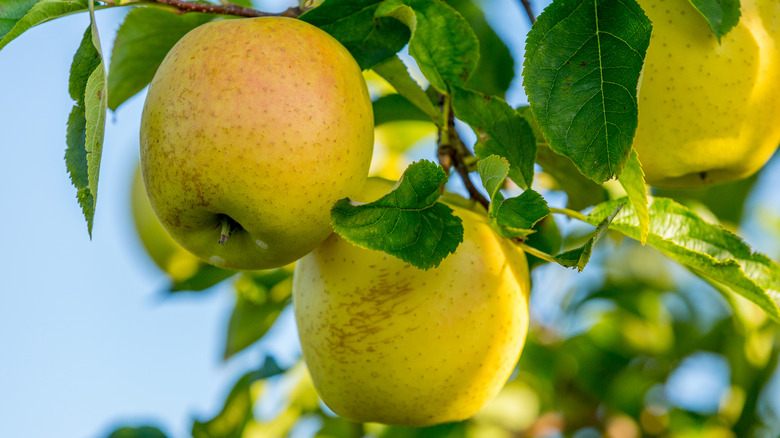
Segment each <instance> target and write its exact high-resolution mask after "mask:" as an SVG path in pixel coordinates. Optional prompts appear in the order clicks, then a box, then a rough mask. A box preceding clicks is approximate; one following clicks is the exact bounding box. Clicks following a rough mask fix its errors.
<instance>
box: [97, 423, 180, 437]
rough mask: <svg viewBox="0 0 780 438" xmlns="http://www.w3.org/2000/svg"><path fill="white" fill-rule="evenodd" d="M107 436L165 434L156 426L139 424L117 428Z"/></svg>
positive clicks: (152, 435)
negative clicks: (138, 425)
mask: <svg viewBox="0 0 780 438" xmlns="http://www.w3.org/2000/svg"><path fill="white" fill-rule="evenodd" d="M108 438H167V436H166V435H165V433H163V431H161V430H160V429H158V428H156V427H153V426H140V427H120V428H117V429H116V430H114V431H113V432H111V435H109V436H108Z"/></svg>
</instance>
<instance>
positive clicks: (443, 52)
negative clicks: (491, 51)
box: [375, 0, 479, 94]
mask: <svg viewBox="0 0 780 438" xmlns="http://www.w3.org/2000/svg"><path fill="white" fill-rule="evenodd" d="M375 15H376V16H377V17H393V18H396V19H397V20H399V21H401V22H402V23H404V24H405V25H406V26H408V27H409V30H410V31H411V32H412V38H411V40H410V41H409V54H410V55H412V57H413V58H414V59H415V60H416V61H417V65H418V66H419V67H420V71H422V73H423V75H425V77H426V78H427V79H428V81H429V82H430V83H431V85H432V86H433V87H434V88H436V89H437V90H438V91H439V92H441V93H444V94H449V93H450V86H451V85H457V86H462V85H464V84H465V83H466V81H468V79H469V77H470V76H471V73H472V72H473V71H474V69H475V68H476V67H477V63H478V62H479V40H477V36H476V35H475V34H474V31H473V30H471V27H470V26H469V23H468V21H466V19H465V18H463V16H462V15H460V14H459V13H458V12H457V11H456V10H455V9H453V8H452V7H450V6H448V5H447V4H446V3H444V2H442V1H429V0H385V1H384V2H382V4H381V5H380V6H379V8H378V9H377V11H376V14H375Z"/></svg>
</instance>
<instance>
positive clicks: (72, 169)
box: [65, 105, 95, 232]
mask: <svg viewBox="0 0 780 438" xmlns="http://www.w3.org/2000/svg"><path fill="white" fill-rule="evenodd" d="M86 134H87V118H86V116H85V115H84V108H83V107H81V106H79V105H75V106H74V107H73V109H72V110H71V112H70V116H68V133H67V137H66V143H67V149H65V168H66V169H67V171H68V174H69V175H70V182H71V183H72V184H73V186H74V187H76V200H77V201H78V203H79V205H80V206H81V211H82V213H84V218H86V220H87V229H89V230H92V221H93V219H94V217H95V199H94V196H93V195H92V192H91V191H90V190H89V176H88V172H87V168H88V165H87V149H86V148H85V147H84V142H85V137H86ZM90 232H91V231H90Z"/></svg>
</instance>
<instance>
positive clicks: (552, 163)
mask: <svg viewBox="0 0 780 438" xmlns="http://www.w3.org/2000/svg"><path fill="white" fill-rule="evenodd" d="M517 112H518V113H520V115H521V116H523V117H525V120H526V121H527V122H528V124H529V125H531V130H532V131H533V133H534V137H536V164H538V165H539V166H541V167H542V170H544V172H545V173H547V174H548V175H550V176H551V177H553V179H554V180H555V183H556V184H555V185H554V186H553V187H552V189H553V190H561V191H563V192H565V193H566V195H567V197H568V199H567V200H566V207H567V208H571V209H574V210H577V211H579V210H582V209H584V208H586V207H590V206H591V205H596V204H598V203H600V202H604V201H606V200H607V199H608V197H607V191H606V190H605V189H604V187H602V186H601V185H600V184H596V183H594V182H593V181H591V180H589V179H588V178H586V177H585V176H583V175H582V174H581V173H580V172H579V171H578V170H577V168H576V167H574V163H572V162H571V159H569V158H568V157H565V156H563V155H559V154H556V153H555V152H553V151H552V149H550V147H549V145H548V144H547V141H546V140H545V139H544V134H542V131H541V129H540V128H539V124H538V123H536V119H535V118H534V116H533V114H532V113H531V107H529V106H521V107H519V108H517Z"/></svg>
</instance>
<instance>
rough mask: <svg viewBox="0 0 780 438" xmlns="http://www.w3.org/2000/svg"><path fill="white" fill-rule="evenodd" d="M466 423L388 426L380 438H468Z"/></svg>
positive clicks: (382, 431) (380, 434)
mask: <svg viewBox="0 0 780 438" xmlns="http://www.w3.org/2000/svg"><path fill="white" fill-rule="evenodd" d="M466 430H467V427H466V423H465V422H460V423H445V424H439V425H436V426H428V427H405V426H388V427H385V428H384V429H382V430H381V432H380V433H379V436H378V438H466V437H467V436H469V435H467V432H466Z"/></svg>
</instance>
